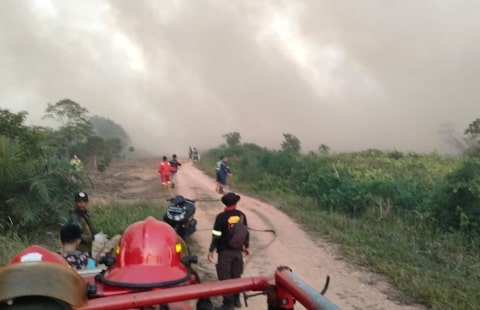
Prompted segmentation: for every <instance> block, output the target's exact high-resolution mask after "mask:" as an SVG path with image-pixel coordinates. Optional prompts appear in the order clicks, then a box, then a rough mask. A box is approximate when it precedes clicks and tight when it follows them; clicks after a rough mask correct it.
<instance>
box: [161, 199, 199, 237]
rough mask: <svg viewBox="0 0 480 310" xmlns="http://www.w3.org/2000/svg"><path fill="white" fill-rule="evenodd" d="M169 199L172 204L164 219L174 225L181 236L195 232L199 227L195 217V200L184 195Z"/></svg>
mask: <svg viewBox="0 0 480 310" xmlns="http://www.w3.org/2000/svg"><path fill="white" fill-rule="evenodd" d="M167 201H169V202H170V203H171V204H170V205H169V206H168V207H167V210H166V211H165V214H164V216H163V221H165V222H166V223H168V224H169V225H170V226H172V227H173V229H174V230H175V232H176V233H177V234H178V235H179V236H180V237H181V238H185V237H186V236H188V235H191V234H193V233H194V232H195V230H196V229H197V220H196V219H195V218H194V215H195V201H194V200H191V199H187V198H185V197H183V196H182V195H177V196H175V197H173V198H170V199H167Z"/></svg>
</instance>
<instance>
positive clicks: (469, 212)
mask: <svg viewBox="0 0 480 310" xmlns="http://www.w3.org/2000/svg"><path fill="white" fill-rule="evenodd" d="M431 204H432V208H433V210H434V212H435V219H436V220H437V224H438V226H439V227H441V228H443V229H454V230H459V231H464V232H467V233H471V232H475V233H477V234H479V235H480V161H476V160H466V161H465V162H464V163H463V164H462V166H461V167H460V168H459V169H458V170H456V171H454V172H452V173H450V174H448V175H447V176H446V177H445V179H444V180H443V182H440V183H439V184H438V185H437V187H436V190H435V193H434V195H433V197H432V201H431Z"/></svg>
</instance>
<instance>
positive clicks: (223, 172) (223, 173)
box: [218, 156, 232, 194]
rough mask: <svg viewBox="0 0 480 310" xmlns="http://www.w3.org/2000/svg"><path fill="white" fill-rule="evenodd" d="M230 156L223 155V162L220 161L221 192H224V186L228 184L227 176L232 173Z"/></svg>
mask: <svg viewBox="0 0 480 310" xmlns="http://www.w3.org/2000/svg"><path fill="white" fill-rule="evenodd" d="M227 162H228V158H227V156H223V159H222V162H221V163H220V171H219V172H218V180H219V182H220V188H219V189H218V192H219V193H220V194H223V193H224V189H223V188H224V187H225V186H226V185H227V177H228V176H229V175H232V172H231V170H230V167H229V166H228V164H227Z"/></svg>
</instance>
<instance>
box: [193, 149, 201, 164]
mask: <svg viewBox="0 0 480 310" xmlns="http://www.w3.org/2000/svg"><path fill="white" fill-rule="evenodd" d="M192 159H193V161H197V160H199V159H200V153H199V152H198V150H197V148H196V147H194V148H193V152H192Z"/></svg>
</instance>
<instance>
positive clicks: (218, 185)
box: [215, 155, 225, 192]
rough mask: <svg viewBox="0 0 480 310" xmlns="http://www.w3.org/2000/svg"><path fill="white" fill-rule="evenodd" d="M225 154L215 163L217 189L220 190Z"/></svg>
mask: <svg viewBox="0 0 480 310" xmlns="http://www.w3.org/2000/svg"><path fill="white" fill-rule="evenodd" d="M224 157H225V156H224V155H222V156H220V158H219V160H218V161H217V162H216V163H215V177H216V181H215V191H216V192H219V191H220V166H221V165H222V161H223V158H224Z"/></svg>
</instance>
